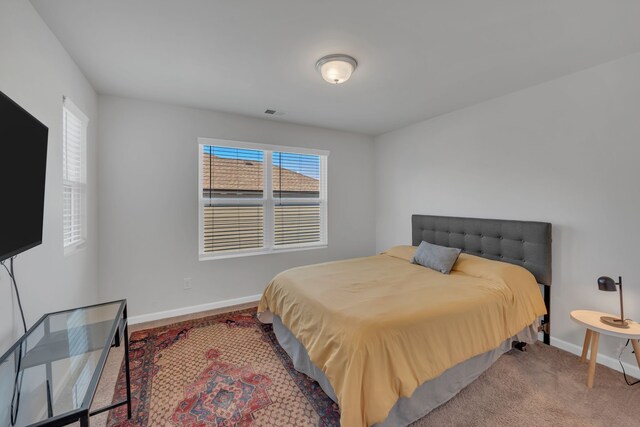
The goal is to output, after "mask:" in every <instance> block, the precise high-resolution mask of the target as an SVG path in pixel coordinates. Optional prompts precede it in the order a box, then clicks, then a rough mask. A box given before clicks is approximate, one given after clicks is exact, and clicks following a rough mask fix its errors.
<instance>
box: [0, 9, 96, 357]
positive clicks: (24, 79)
mask: <svg viewBox="0 0 640 427" xmlns="http://www.w3.org/2000/svg"><path fill="white" fill-rule="evenodd" d="M0 58H2V59H1V62H0V91H2V92H4V93H5V94H7V95H8V96H9V97H10V98H12V99H13V100H14V101H16V102H17V103H18V104H20V105H21V106H22V107H24V108H25V109H26V110H27V111H29V112H30V113H31V114H33V115H34V116H35V117H36V118H38V120H40V121H42V122H43V123H44V124H45V125H46V126H47V127H48V128H49V149H48V159H47V181H46V196H45V197H46V200H45V212H44V236H43V244H42V245H41V246H39V247H36V248H34V249H31V250H29V251H27V252H25V253H23V254H22V255H20V256H18V258H17V260H16V270H17V271H16V275H17V278H18V280H19V285H20V293H21V297H22V302H23V305H24V309H25V312H26V317H27V324H28V326H30V325H31V324H33V323H34V322H35V321H36V320H37V319H38V318H39V317H40V316H41V315H42V314H44V313H45V312H48V311H54V310H59V309H64V308H71V307H74V306H79V305H83V304H89V303H94V302H96V299H97V293H98V291H97V289H98V288H97V287H98V281H97V223H98V215H97V194H96V190H97V185H96V176H97V174H96V164H97V158H96V153H97V139H96V137H97V96H96V93H95V91H94V90H93V88H92V87H91V85H90V84H89V83H88V82H87V80H86V79H85V78H84V76H83V75H82V73H81V72H80V70H79V69H78V67H77V66H76V65H75V63H74V62H73V61H72V60H71V58H70V57H69V55H68V54H67V52H66V51H65V50H64V48H63V47H62V46H61V45H60V43H59V42H58V40H57V39H56V38H55V36H54V35H53V34H52V33H51V31H50V30H49V28H48V27H47V26H46V24H45V23H44V22H43V21H42V19H41V18H40V15H38V13H37V12H36V11H35V10H34V9H33V7H32V6H31V3H29V2H28V1H22V0H2V2H0ZM63 94H64V95H67V96H68V97H69V98H70V99H71V100H73V102H74V103H75V104H76V105H77V106H78V107H79V108H80V109H82V111H83V112H84V113H85V114H86V115H87V116H88V117H89V119H90V122H89V129H88V142H87V145H88V146H87V150H88V165H87V174H88V176H87V184H88V199H89V202H88V215H89V216H88V221H87V222H88V226H89V230H88V244H87V247H86V248H85V249H83V250H81V251H79V252H78V253H75V254H73V255H70V256H67V257H65V256H64V250H63V243H62V95H63ZM0 155H2V154H1V153H0ZM1 203H2V204H1V205H0V209H11V206H10V204H8V203H6V201H3V202H1ZM0 227H11V224H0ZM10 289H11V288H10V282H9V277H8V276H7V275H6V273H5V272H4V269H2V271H0V353H2V352H4V350H6V349H7V348H8V347H9V346H10V345H11V344H12V343H13V341H14V340H15V337H16V335H17V334H21V333H22V324H21V322H20V320H19V314H18V309H17V305H15V303H14V301H15V299H14V298H13V293H12V292H11V290H10Z"/></svg>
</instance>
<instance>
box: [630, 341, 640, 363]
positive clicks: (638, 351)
mask: <svg viewBox="0 0 640 427" xmlns="http://www.w3.org/2000/svg"><path fill="white" fill-rule="evenodd" d="M631 345H632V346H633V352H634V353H635V355H636V362H638V368H640V343H638V340H631Z"/></svg>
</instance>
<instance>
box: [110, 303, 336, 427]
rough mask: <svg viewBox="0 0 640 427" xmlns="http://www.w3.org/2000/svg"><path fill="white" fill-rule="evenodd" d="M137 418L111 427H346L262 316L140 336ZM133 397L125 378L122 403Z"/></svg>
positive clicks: (120, 418)
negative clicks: (341, 423)
mask: <svg viewBox="0 0 640 427" xmlns="http://www.w3.org/2000/svg"><path fill="white" fill-rule="evenodd" d="M129 353H130V360H131V384H132V396H133V417H132V418H131V419H130V420H128V419H127V414H126V407H125V406H121V407H119V408H117V409H115V410H113V411H111V413H110V414H109V418H108V421H107V426H109V427H116V426H118V427H119V426H154V427H155V426H180V427H205V426H224V427H231V426H242V427H245V426H247V427H248V426H339V425H340V423H339V420H340V414H339V411H338V407H337V405H336V404H335V403H334V402H333V401H332V400H331V399H329V398H328V397H327V395H326V394H325V393H324V392H323V391H322V389H321V388H320V386H319V385H318V383H317V382H315V381H312V380H311V379H310V378H309V377H307V376H306V375H304V374H301V373H299V372H298V371H296V370H295V369H294V368H293V365H292V363H291V359H290V358H289V356H288V355H287V354H286V353H285V351H284V350H283V349H282V348H281V347H280V345H279V344H278V342H277V340H276V337H275V335H274V334H273V329H272V327H271V325H264V324H262V323H260V322H259V321H258V320H257V318H256V316H255V309H253V310H244V311H238V312H233V313H228V314H221V315H216V316H211V317H206V318H203V319H198V320H191V321H186V322H181V323H176V324H173V325H169V326H166V327H161V328H155V329H147V330H143V331H138V332H134V333H133V334H132V336H131V339H130V351H129ZM125 396H126V390H125V379H124V372H123V371H121V372H120V375H119V377H118V382H117V385H116V389H115V392H114V401H117V400H122V399H123V398H124V397H125Z"/></svg>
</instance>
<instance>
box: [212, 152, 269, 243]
mask: <svg viewBox="0 0 640 427" xmlns="http://www.w3.org/2000/svg"><path fill="white" fill-rule="evenodd" d="M202 172H203V173H202V180H203V181H202V196H203V197H204V199H205V205H204V220H203V222H204V229H203V233H204V237H203V243H204V248H203V249H204V252H205V253H217V252H225V251H234V250H245V249H257V248H262V247H264V200H263V195H264V184H263V183H264V153H263V152H261V151H258V150H246V149H238V148H227V147H216V146H205V147H203V152H202Z"/></svg>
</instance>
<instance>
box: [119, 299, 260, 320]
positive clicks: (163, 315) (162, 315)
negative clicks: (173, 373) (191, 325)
mask: <svg viewBox="0 0 640 427" xmlns="http://www.w3.org/2000/svg"><path fill="white" fill-rule="evenodd" d="M261 296H262V295H261V294H258V295H249V296H246V297H241V298H233V299H228V300H224V301H216V302H210V303H207V304H199V305H192V306H190V307H183V308H175V309H173V310H167V311H158V312H157V313H149V314H141V315H139V316H131V317H129V324H130V325H136V324H138V323H145V322H153V321H154V320H161V319H168V318H171V317H177V316H184V315H185V314H193V313H200V312H202V311H209V310H215V309H218V308H228V307H233V306H236V305H240V304H248V303H251V302H258V301H260V297H261Z"/></svg>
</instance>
